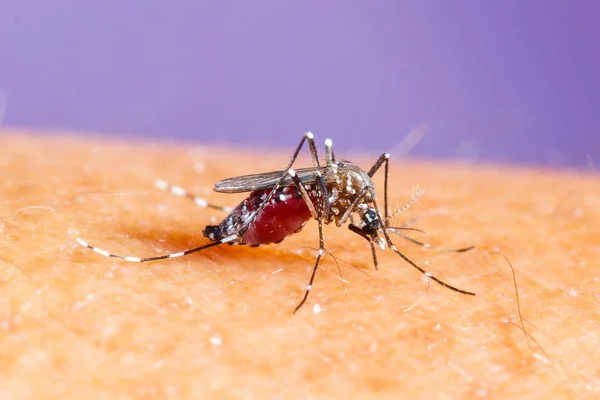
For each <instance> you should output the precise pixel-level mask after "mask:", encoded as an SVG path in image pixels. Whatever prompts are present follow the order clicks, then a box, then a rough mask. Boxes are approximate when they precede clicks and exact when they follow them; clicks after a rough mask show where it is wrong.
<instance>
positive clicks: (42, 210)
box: [0, 130, 600, 399]
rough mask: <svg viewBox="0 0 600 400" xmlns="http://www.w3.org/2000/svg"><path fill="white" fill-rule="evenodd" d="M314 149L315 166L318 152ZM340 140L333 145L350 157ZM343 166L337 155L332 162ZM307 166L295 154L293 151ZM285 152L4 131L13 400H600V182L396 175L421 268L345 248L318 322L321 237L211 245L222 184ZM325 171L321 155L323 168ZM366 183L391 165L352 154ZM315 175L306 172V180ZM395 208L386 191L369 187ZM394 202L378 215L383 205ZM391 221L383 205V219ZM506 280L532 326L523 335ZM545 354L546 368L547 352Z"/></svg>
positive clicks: (5, 286) (408, 247) (504, 171)
mask: <svg viewBox="0 0 600 400" xmlns="http://www.w3.org/2000/svg"><path fill="white" fill-rule="evenodd" d="M323 139H324V137H317V140H318V142H317V147H318V149H319V152H320V153H322V152H323V150H322V146H321V145H320V143H322V142H319V140H321V141H322V140H323ZM334 139H335V138H334ZM334 145H335V141H334ZM292 150H293V149H290V152H291V151H292ZM288 153H289V152H286V151H284V150H277V151H269V152H267V153H265V151H264V150H262V151H261V150H257V149H249V150H247V151H242V150H240V149H238V150H230V149H225V148H216V147H204V146H199V145H188V146H183V145H179V146H167V145H165V144H164V143H151V142H126V141H119V140H117V139H114V138H113V139H109V138H92V139H90V138H87V139H82V138H77V137H76V136H74V135H64V134H63V135H58V134H55V135H52V136H50V135H48V134H43V135H42V134H36V133H31V132H29V133H27V134H25V133H23V132H18V131H7V130H5V131H1V132H0V178H1V179H0V287H1V290H0V354H2V361H1V362H0V368H1V370H0V397H7V398H26V397H34V398H45V397H46V398H95V397H100V396H101V395H110V396H113V397H116V396H122V397H145V398H182V397H183V398H208V397H212V398H214V397H226V398H261V399H262V398H348V397H352V398H373V396H374V395H377V396H378V398H398V397H399V396H400V397H402V398H498V399H503V398H521V399H523V398H525V399H526V398H555V399H560V398H591V397H594V395H596V396H597V395H598V392H600V369H599V367H598V365H600V351H599V350H598V349H600V318H598V309H600V308H599V306H600V297H599V296H598V293H600V291H599V286H600V268H598V263H597V260H599V259H600V246H599V245H598V243H600V179H599V177H598V175H597V174H594V173H583V172H573V171H553V170H542V169H533V168H529V169H528V168H516V167H506V166H503V167H496V166H486V165H478V166H473V165H469V164H458V163H449V162H447V163H442V162H424V161H420V162H417V161H414V160H410V159H405V160H396V159H394V154H392V158H391V164H390V188H389V190H390V193H389V195H390V203H391V204H390V208H391V209H392V210H395V209H397V208H400V207H401V206H402V205H403V204H404V202H405V201H407V200H409V199H410V193H411V188H412V187H413V186H414V185H416V184H418V185H419V186H420V187H422V188H424V189H425V193H424V194H423V196H422V197H421V198H420V199H419V201H418V202H417V203H416V204H414V205H413V206H412V207H410V208H409V209H408V210H406V211H404V212H402V213H401V214H400V215H398V216H397V217H396V219H395V221H397V223H396V224H395V225H396V226H398V225H402V224H403V223H406V222H410V221H413V220H414V221H415V222H414V223H413V225H412V226H414V227H415V228H418V229H421V230H423V231H425V232H426V233H425V234H422V233H418V232H406V234H408V235H409V236H410V237H413V238H415V239H418V240H421V241H425V242H428V243H431V244H432V245H435V246H440V247H444V248H457V247H464V246H469V245H475V246H477V247H476V249H474V250H471V251H469V252H466V253H458V254H456V253H442V252H436V251H432V250H424V249H421V248H419V247H418V246H416V245H414V244H412V243H410V242H408V241H406V240H403V239H402V238H400V237H398V236H396V235H393V234H392V235H391V237H392V240H394V242H395V245H396V246H397V247H398V248H399V249H400V251H402V252H403V253H404V254H405V255H406V256H408V257H409V258H410V259H411V260H412V261H414V262H415V263H417V264H418V265H419V266H421V267H422V268H424V269H427V270H428V271H429V272H431V273H433V274H434V275H435V276H436V277H438V278H440V279H442V280H443V281H445V282H447V283H449V284H451V285H453V286H456V287H459V288H461V289H465V290H469V291H473V292H475V293H476V294H477V295H476V296H475V297H470V296H463V295H460V294H457V293H455V292H452V291H450V290H447V289H445V288H443V287H441V286H440V285H437V284H436V283H435V282H433V281H427V279H424V278H423V276H422V275H421V274H420V273H419V272H417V271H416V270H415V269H413V268H412V267H411V266H410V265H408V264H407V263H406V262H404V261H403V260H402V259H400V257H398V256H397V255H396V254H394V253H393V252H391V251H390V250H389V249H387V250H385V251H381V250H378V253H377V256H378V260H379V264H380V269H379V270H378V271H376V270H374V268H373V266H372V258H371V252H370V248H369V246H368V243H367V242H366V241H365V240H364V239H363V238H361V237H360V236H358V235H356V234H354V233H352V232H350V231H349V230H348V229H347V228H346V227H342V228H336V227H335V226H327V227H325V238H324V239H325V247H326V249H327V251H328V252H330V254H329V253H328V254H327V256H326V258H325V259H324V261H322V264H321V266H320V268H319V271H318V272H317V276H316V279H315V283H314V286H313V289H312V292H311V294H310V296H309V297H308V300H307V302H306V304H305V305H304V307H303V308H302V309H300V310H299V311H298V313H296V314H295V315H292V311H293V309H294V307H295V306H296V305H297V304H298V302H299V301H300V300H301V298H302V295H303V293H304V290H305V288H306V284H307V282H308V278H309V276H310V273H311V269H312V266H313V263H314V257H315V252H316V249H317V248H318V235H317V224H316V221H311V222H309V223H308V224H307V225H306V226H305V227H304V229H303V230H302V231H301V232H300V233H298V234H296V235H293V236H291V237H289V238H287V239H286V240H284V241H283V242H282V243H281V244H277V245H269V246H263V247H259V248H250V247H247V246H229V245H222V246H217V247H214V248H210V249H207V250H205V251H203V252H199V253H195V254H192V255H189V256H186V257H182V258H177V259H172V260H162V261H157V262H151V263H145V264H136V263H128V262H125V261H122V260H117V259H113V258H106V257H102V256H101V255H99V254H96V253H94V252H92V251H90V250H88V249H85V248H83V247H82V246H80V245H78V244H77V243H76V241H75V238H76V237H77V236H80V237H81V238H83V239H85V240H86V241H87V242H88V243H90V244H92V245H96V246H98V247H100V248H102V249H105V250H109V251H111V252H114V253H118V254H122V255H130V256H139V257H146V256H155V255H160V254H165V253H169V252H178V251H183V250H186V249H189V248H192V247H196V246H199V245H201V244H203V243H207V242H208V241H207V239H206V238H204V237H203V236H202V233H201V232H202V229H203V228H204V226H205V225H208V224H215V223H218V222H219V221H220V220H221V219H222V218H223V217H225V214H223V213H220V212H219V211H217V210H211V209H202V208H199V207H197V206H195V205H194V203H193V202H191V201H189V200H187V199H185V198H178V197H175V196H173V195H171V194H169V193H167V192H164V191H160V190H158V189H156V188H155V187H154V186H153V182H154V180H155V179H164V180H165V181H167V182H169V183H171V184H175V185H179V186H182V187H184V188H186V189H187V190H189V191H190V192H192V193H194V194H197V195H199V196H202V197H204V198H206V199H208V200H209V201H211V202H214V203H217V204H221V205H224V206H235V205H237V204H238V203H239V202H240V201H241V200H242V199H243V198H244V194H240V195H231V194H230V195H227V194H219V193H214V192H212V187H213V185H214V182H216V181H217V180H220V179H223V178H228V177H232V176H237V175H243V174H249V173H255V172H265V171H271V170H278V169H281V168H283V167H284V166H285V165H286V164H287V162H288V160H289V156H290V154H288ZM321 155H322V156H323V154H321ZM336 156H337V157H338V158H346V157H347V158H349V159H350V160H352V161H353V162H355V163H357V164H358V165H360V166H362V167H363V168H365V169H368V168H370V167H371V165H372V164H373V162H374V161H375V159H376V157H372V158H367V157H360V156H359V157H355V156H352V155H346V154H343V152H340V151H337V152H336ZM309 165H311V161H310V156H309V153H308V151H304V150H303V152H302V156H301V157H300V158H299V160H298V161H297V164H296V165H295V166H296V167H302V166H309ZM374 181H375V184H376V186H377V188H378V189H379V190H381V188H382V182H383V173H381V172H380V173H378V174H377V175H375V178H374ZM379 196H380V198H381V197H382V196H383V193H382V191H380V192H379ZM379 203H380V206H382V201H379ZM499 251H500V252H502V254H504V255H505V256H506V257H507V258H508V259H509V260H510V262H511V263H512V265H513V266H514V269H515V273H516V280H517V283H518V289H519V295H520V305H521V311H522V315H523V318H524V321H523V325H524V327H525V329H526V331H527V333H528V334H529V335H531V336H529V337H528V336H527V335H526V334H524V332H523V331H522V329H521V328H520V327H521V322H520V321H519V318H518V311H517V301H516V296H515V288H514V282H513V276H512V272H511V269H510V267H509V265H508V264H507V262H506V260H505V259H504V258H503V257H502V256H500V255H498V254H497V252H499ZM540 346H541V347H540Z"/></svg>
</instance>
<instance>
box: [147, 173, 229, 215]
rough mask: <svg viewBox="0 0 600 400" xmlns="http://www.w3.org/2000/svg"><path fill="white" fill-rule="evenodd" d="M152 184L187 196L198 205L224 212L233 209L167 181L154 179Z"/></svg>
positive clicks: (174, 193)
mask: <svg viewBox="0 0 600 400" xmlns="http://www.w3.org/2000/svg"><path fill="white" fill-rule="evenodd" d="M154 186H156V187H157V188H159V189H161V190H165V191H167V192H170V193H171V194H173V195H175V196H180V197H187V198H188V199H190V200H192V201H193V202H194V204H196V205H197V206H198V207H202V208H212V209H215V210H219V211H223V212H226V213H230V212H231V211H233V208H232V207H223V206H219V205H216V204H212V203H209V202H208V201H206V200H205V199H203V198H202V197H198V196H194V195H193V194H191V193H189V192H188V191H187V190H185V189H184V188H182V187H180V186H175V185H170V184H169V183H167V182H165V181H163V180H160V179H157V180H156V181H154Z"/></svg>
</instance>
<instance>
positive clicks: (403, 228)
mask: <svg viewBox="0 0 600 400" xmlns="http://www.w3.org/2000/svg"><path fill="white" fill-rule="evenodd" d="M385 229H387V230H388V231H392V232H393V233H395V234H396V235H398V236H404V235H403V234H401V233H400V232H397V231H411V232H419V233H423V234H424V233H425V231H424V230H423V229H419V228H413V227H411V226H388V227H387V228H385Z"/></svg>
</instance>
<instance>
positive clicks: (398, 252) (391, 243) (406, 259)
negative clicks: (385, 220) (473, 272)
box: [373, 200, 475, 296]
mask: <svg viewBox="0 0 600 400" xmlns="http://www.w3.org/2000/svg"><path fill="white" fill-rule="evenodd" d="M373 205H374V208H375V210H376V212H377V217H378V218H379V219H380V220H381V213H380V212H379V209H378V208H377V202H376V201H375V200H373ZM381 231H382V232H383V236H384V237H385V240H386V242H387V244H388V246H389V247H390V249H392V251H393V252H394V253H396V254H398V255H399V256H400V257H401V258H402V259H403V260H404V261H406V262H407V263H409V264H410V265H411V266H412V267H413V268H415V269H416V270H418V271H419V272H421V273H422V274H424V275H425V276H427V277H428V278H430V279H431V280H433V281H434V282H436V283H438V284H440V285H442V286H443V287H445V288H447V289H450V290H452V291H455V292H458V293H461V294H467V295H470V296H475V293H473V292H468V291H466V290H463V289H459V288H457V287H454V286H452V285H449V284H447V283H446V282H444V281H442V280H440V279H438V278H436V277H435V276H433V275H432V274H431V273H429V272H427V271H425V270H424V269H423V268H421V267H419V266H418V265H417V264H415V263H414V262H413V261H412V260H411V259H409V258H408V257H406V256H405V255H404V254H402V252H401V251H400V250H398V248H397V247H396V246H395V245H394V243H393V242H392V239H390V235H389V234H388V232H387V229H382V230H381Z"/></svg>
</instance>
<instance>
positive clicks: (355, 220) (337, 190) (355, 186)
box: [77, 132, 475, 313]
mask: <svg viewBox="0 0 600 400" xmlns="http://www.w3.org/2000/svg"><path fill="white" fill-rule="evenodd" d="M305 143H308V148H309V151H310V155H311V158H312V163H313V166H312V167H309V168H300V169H293V168H292V166H293V165H294V162H295V161H296V158H297V157H298V155H299V153H300V151H301V150H302V148H303V147H304V145H305ZM389 158H390V155H389V154H388V153H384V154H382V155H381V156H380V157H379V158H378V159H377V161H376V162H375V164H374V165H373V166H372V167H371V169H370V170H369V171H368V172H366V171H364V170H363V169H361V168H360V167H359V166H357V165H356V164H354V163H352V162H350V161H346V160H341V159H340V160H337V159H336V158H335V156H334V153H333V144H332V141H331V139H326V140H325V165H321V162H320V160H319V154H318V152H317V148H316V146H315V141H314V135H313V134H312V133H310V132H306V133H305V134H304V136H303V137H302V140H301V141H300V143H299V144H298V146H297V147H296V150H295V151H294V154H293V155H292V157H291V159H290V161H289V163H288V165H287V167H286V168H285V169H283V170H281V171H272V172H266V173H260V174H252V175H245V176H238V177H234V178H228V179H224V180H221V181H219V182H217V183H216V184H215V187H214V190H215V191H216V192H221V193H247V192H250V194H249V195H248V197H246V198H245V199H244V200H242V202H241V203H240V204H239V205H238V206H236V207H234V208H231V207H222V206H218V205H215V204H212V203H209V202H208V201H207V200H205V199H203V198H200V197H197V196H194V195H192V194H190V193H189V192H188V191H187V190H185V189H183V188H181V187H179V186H173V185H170V184H168V183H167V182H165V181H162V180H158V181H156V182H155V184H156V186H157V187H158V188H159V189H162V190H166V191H170V192H171V193H172V194H174V195H177V196H182V197H187V198H189V199H191V200H192V201H193V202H194V203H195V204H196V205H197V206H199V207H203V208H213V209H217V210H220V211H223V212H227V213H228V214H229V215H227V216H226V217H225V218H224V219H223V220H222V221H221V223H220V224H218V225H207V226H206V227H205V228H204V230H203V232H202V233H203V235H204V236H205V237H206V238H207V239H209V240H210V241H211V242H210V243H208V244H204V245H202V246H199V247H196V248H193V249H188V250H184V251H181V252H178V253H172V254H165V255H161V256H155V257H143V258H141V257H133V256H122V255H118V254H114V253H110V252H108V251H106V250H102V249H100V248H98V247H95V246H91V245H89V244H88V243H87V242H86V241H84V240H83V239H81V238H79V237H78V238H77V242H78V243H79V244H81V245H82V246H84V247H87V248H89V249H91V250H93V251H95V252H96V253H99V254H101V255H103V256H106V257H114V258H119V259H122V260H125V261H130V262H138V263H143V262H149V261H156V260H164V259H169V258H177V257H183V256H186V255H188V254H191V253H195V252H198V251H202V250H205V249H208V248H210V247H215V246H219V245H221V244H224V243H228V244H245V245H249V246H252V247H256V246H261V245H266V244H272V243H280V242H281V241H282V240H284V239H285V238H287V237H288V236H291V235H293V234H295V233H297V232H299V231H300V230H301V229H302V228H303V227H304V225H305V224H306V223H307V222H308V221H309V220H311V219H315V220H317V223H318V229H319V249H318V250H317V256H316V260H315V263H314V266H313V268H312V273H311V275H310V279H309V281H308V285H307V287H306V290H305V292H304V296H303V297H302V300H301V301H300V303H299V304H298V305H297V306H296V308H295V309H294V313H296V312H297V311H298V310H299V309H300V308H301V307H302V306H303V305H304V304H305V303H306V300H307V298H308V296H309V293H310V291H311V289H312V287H313V283H314V280H315V275H316V273H317V269H318V267H319V263H320V261H321V258H322V257H323V255H324V254H325V243H324V240H323V226H324V225H328V224H331V223H335V225H336V226H337V227H341V226H343V225H344V224H346V223H348V229H350V231H351V232H353V233H356V234H357V235H359V236H361V237H362V238H364V239H365V240H366V241H367V242H368V243H369V245H370V247H371V254H372V258H373V264H374V266H375V269H378V268H379V263H378V261H377V254H376V247H379V248H381V249H382V250H384V249H385V247H386V245H387V247H389V248H390V249H391V250H392V251H393V252H394V253H396V254H397V255H399V256H400V257H401V258H402V259H403V260H404V261H405V262H407V263H408V264H410V265H411V266H412V267H413V268H415V269H417V270H418V271H419V272H420V273H422V274H424V275H425V276H427V277H428V278H429V279H431V280H433V281H435V282H436V283H438V284H440V285H441V286H443V287H445V288H447V289H450V290H452V291H454V292H458V293H461V294H464V295H470V296H474V295H475V293H472V292H469V291H466V290H463V289H459V288H457V287H454V286H452V285H450V284H447V283H445V282H444V281H442V280H440V279H438V278H436V277H435V276H434V275H432V274H431V273H429V272H427V271H426V270H425V269H423V268H421V267H420V266H418V265H417V264H416V263H414V262H413V261H412V260H410V259H409V258H408V257H407V256H405V255H404V254H403V253H402V252H401V251H400V250H398V248H397V247H396V246H395V245H394V243H393V242H392V239H391V238H390V235H389V232H392V233H395V234H399V235H400V236H401V237H403V238H404V239H407V240H409V241H411V242H412V243H415V244H417V245H420V246H422V247H424V248H433V247H432V246H430V245H428V244H426V243H423V242H420V241H418V240H415V239H412V238H410V237H408V236H406V235H404V234H402V233H401V230H403V229H408V230H410V229H411V228H408V227H392V226H390V224H389V221H390V218H392V217H393V216H395V215H396V214H398V213H399V212H401V211H403V210H404V209H406V208H408V207H409V206H410V205H411V204H412V203H413V202H414V201H416V198H418V197H417V196H415V197H413V199H412V200H411V202H409V203H407V204H406V205H405V206H404V207H402V208H401V209H400V210H398V211H396V212H395V213H393V214H391V215H390V213H389V210H388V177H389ZM382 166H383V168H384V173H385V179H384V188H383V194H384V208H383V215H382V214H381V212H380V211H379V207H378V205H377V195H376V192H375V187H374V184H373V181H372V180H371V178H372V177H373V175H374V174H375V173H376V172H377V171H379V169H380V168H381V167H382ZM472 248H474V246H469V247H465V248H459V249H450V250H443V249H439V250H442V251H453V252H464V251H468V250H471V249H472Z"/></svg>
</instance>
